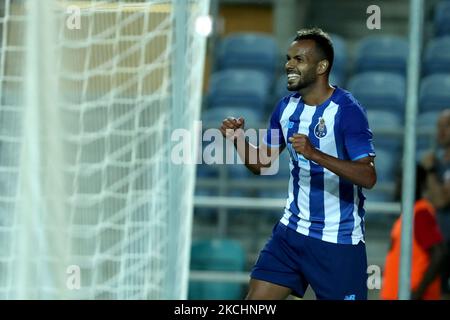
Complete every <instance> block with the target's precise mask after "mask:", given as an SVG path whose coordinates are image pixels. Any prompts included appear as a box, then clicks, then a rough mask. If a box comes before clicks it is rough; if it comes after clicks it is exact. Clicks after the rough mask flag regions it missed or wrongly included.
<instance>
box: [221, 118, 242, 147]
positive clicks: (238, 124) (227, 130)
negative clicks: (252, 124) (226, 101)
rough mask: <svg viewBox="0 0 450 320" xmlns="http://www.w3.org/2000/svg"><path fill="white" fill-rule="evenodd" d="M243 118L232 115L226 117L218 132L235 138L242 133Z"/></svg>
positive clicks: (226, 136)
mask: <svg viewBox="0 0 450 320" xmlns="http://www.w3.org/2000/svg"><path fill="white" fill-rule="evenodd" d="M244 123H245V120H244V118H242V117H240V118H238V119H236V118H233V117H228V118H226V119H224V120H223V121H222V126H221V127H220V132H222V135H223V136H224V137H225V138H227V139H230V140H232V141H233V140H235V139H236V138H237V137H239V136H240V135H243V134H244Z"/></svg>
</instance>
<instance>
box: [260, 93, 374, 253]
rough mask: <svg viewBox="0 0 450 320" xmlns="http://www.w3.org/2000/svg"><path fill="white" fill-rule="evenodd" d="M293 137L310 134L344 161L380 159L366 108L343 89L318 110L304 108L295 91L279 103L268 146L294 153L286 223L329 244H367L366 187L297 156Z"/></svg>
mask: <svg viewBox="0 0 450 320" xmlns="http://www.w3.org/2000/svg"><path fill="white" fill-rule="evenodd" d="M270 129H271V130H270ZM294 133H302V134H305V135H307V136H308V137H309V140H310V141H311V143H312V144H313V145H314V147H315V148H317V149H319V150H320V151H322V152H324V153H326V154H328V155H331V156H333V157H336V158H339V159H343V160H357V159H360V158H363V157H366V156H369V155H370V156H375V150H374V147H373V143H372V132H371V131H370V129H369V125H368V122H367V116H366V113H365V110H364V109H363V107H362V106H361V105H360V104H359V102H358V101H357V100H356V99H355V98H354V97H353V96H352V95H351V93H350V92H348V91H345V90H343V89H340V88H338V87H336V88H335V90H334V92H333V94H332V96H331V97H330V98H329V99H328V100H327V101H325V102H324V103H322V104H321V105H318V106H309V105H307V104H305V103H304V102H303V101H302V98H301V96H300V95H299V93H294V94H291V95H289V96H286V97H285V98H283V99H282V100H281V101H280V102H279V103H278V105H277V107H276V108H275V110H274V112H273V114H272V116H271V119H270V127H269V130H268V132H267V135H266V137H265V139H264V143H266V144H267V145H269V146H274V147H276V146H286V149H287V150H288V152H289V154H290V171H291V174H290V179H289V190H288V198H287V200H286V206H285V209H284V211H285V213H284V215H283V217H282V218H281V223H283V224H284V225H286V226H288V227H289V228H291V229H293V230H296V231H297V232H299V233H301V234H304V235H307V236H310V237H314V238H317V239H321V240H323V241H327V242H332V243H342V244H358V242H359V241H361V240H362V241H364V213H365V211H364V199H365V197H364V195H363V193H362V188H361V187H359V186H356V185H354V184H353V183H351V182H349V181H348V180H345V179H343V178H341V177H339V176H337V175H336V174H334V173H333V172H331V171H329V170H328V169H326V168H324V167H322V166H320V165H318V164H317V163H315V162H313V161H309V160H307V159H305V158H304V157H303V156H302V155H300V154H298V153H296V152H295V150H294V149H293V148H292V145H291V143H289V142H288V138H289V137H291V136H292V135H293V134H294Z"/></svg>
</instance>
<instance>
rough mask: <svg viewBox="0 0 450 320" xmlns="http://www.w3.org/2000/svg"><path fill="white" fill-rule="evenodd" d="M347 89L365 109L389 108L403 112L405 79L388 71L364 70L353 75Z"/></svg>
mask: <svg viewBox="0 0 450 320" xmlns="http://www.w3.org/2000/svg"><path fill="white" fill-rule="evenodd" d="M347 87H348V89H349V91H350V92H351V93H352V94H353V95H354V96H355V97H356V99H358V101H359V102H360V103H361V104H362V105H363V106H364V107H365V108H367V110H371V109H378V110H390V111H393V112H398V113H399V114H401V113H403V109H404V106H405V79H404V78H403V77H402V76H401V75H398V74H394V73H388V72H365V73H361V74H357V75H355V76H353V77H352V78H351V79H350V80H349V83H348V86H347Z"/></svg>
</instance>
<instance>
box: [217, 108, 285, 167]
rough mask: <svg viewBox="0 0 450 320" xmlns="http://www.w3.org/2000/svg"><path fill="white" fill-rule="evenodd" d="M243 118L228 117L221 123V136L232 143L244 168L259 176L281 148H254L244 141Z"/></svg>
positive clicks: (262, 144) (275, 157) (264, 146)
mask: <svg viewBox="0 0 450 320" xmlns="http://www.w3.org/2000/svg"><path fill="white" fill-rule="evenodd" d="M244 128H245V120H244V118H233V117H228V118H226V119H224V120H223V121H222V126H221V127H220V131H221V132H222V135H223V136H224V137H225V138H227V139H230V140H231V141H233V144H234V146H235V148H236V150H237V152H238V154H239V157H240V158H241V160H242V162H243V163H244V164H245V166H246V167H247V168H248V169H249V170H250V171H251V172H253V173H254V174H261V173H262V171H263V170H264V168H269V167H270V165H271V164H272V163H273V161H275V160H276V159H277V158H278V156H279V154H280V152H281V151H282V150H283V147H270V146H268V145H266V144H264V143H261V144H260V145H259V146H255V145H253V144H251V143H250V142H248V141H247V140H246V139H245V134H244V130H245V129H244Z"/></svg>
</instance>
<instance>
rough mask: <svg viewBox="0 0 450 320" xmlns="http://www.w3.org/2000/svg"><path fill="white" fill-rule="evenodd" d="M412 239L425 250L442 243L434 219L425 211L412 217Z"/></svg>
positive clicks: (418, 212)
mask: <svg viewBox="0 0 450 320" xmlns="http://www.w3.org/2000/svg"><path fill="white" fill-rule="evenodd" d="M414 237H415V239H416V241H417V243H418V244H419V245H420V246H421V247H422V248H423V249H425V250H428V249H430V248H431V247H432V246H434V245H436V244H439V243H441V242H442V241H444V239H443V237H442V233H441V231H440V230H439V226H438V224H437V221H436V218H435V217H434V216H433V215H432V214H431V213H430V212H429V211H427V210H425V209H424V210H420V211H417V212H416V214H415V215H414Z"/></svg>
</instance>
